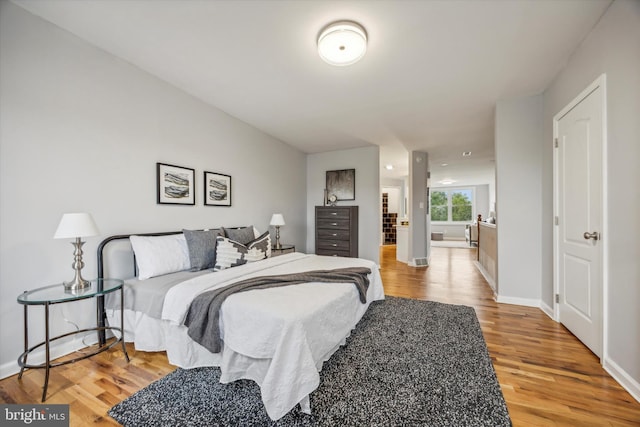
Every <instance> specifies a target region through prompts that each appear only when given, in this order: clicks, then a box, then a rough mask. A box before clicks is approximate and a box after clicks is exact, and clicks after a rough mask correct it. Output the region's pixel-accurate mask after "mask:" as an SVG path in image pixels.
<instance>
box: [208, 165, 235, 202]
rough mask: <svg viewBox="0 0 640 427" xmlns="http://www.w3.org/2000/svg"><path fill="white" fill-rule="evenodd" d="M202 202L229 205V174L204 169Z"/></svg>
mask: <svg viewBox="0 0 640 427" xmlns="http://www.w3.org/2000/svg"><path fill="white" fill-rule="evenodd" d="M204 204H205V205H206V206H231V176H229V175H224V174H221V173H216V172H206V171H205V173H204Z"/></svg>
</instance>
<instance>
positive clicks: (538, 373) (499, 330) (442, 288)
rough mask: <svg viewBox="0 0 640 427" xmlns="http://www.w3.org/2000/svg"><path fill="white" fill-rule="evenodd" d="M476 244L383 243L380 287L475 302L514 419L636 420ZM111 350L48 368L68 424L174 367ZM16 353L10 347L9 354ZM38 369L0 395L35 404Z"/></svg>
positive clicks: (581, 350)
mask: <svg viewBox="0 0 640 427" xmlns="http://www.w3.org/2000/svg"><path fill="white" fill-rule="evenodd" d="M474 260H475V249H457V248H432V262H431V266H429V267H428V268H411V267H408V266H407V265H405V264H403V263H398V262H396V260H395V246H384V247H382V248H381V270H380V271H381V274H382V278H383V282H384V286H385V293H386V294H387V295H392V296H399V297H406V298H416V299H423V300H433V301H440V302H444V303H450V304H464V305H468V306H472V307H474V308H475V310H476V313H477V315H478V319H479V320H480V324H481V326H482V331H483V333H484V337H485V340H486V342H487V347H488V349H489V353H490V355H491V358H492V360H493V364H494V366H495V369H496V373H497V376H498V380H499V382H500V386H501V387H502V392H503V394H504V397H505V400H506V402H507V406H508V409H509V414H510V415H511V419H512V421H513V425H514V426H640V403H638V402H637V401H635V400H634V399H633V398H632V397H631V396H630V395H629V393H627V392H626V391H625V390H624V389H623V388H622V387H621V386H620V385H618V384H617V383H616V382H615V381H614V380H613V379H612V378H611V377H610V376H609V375H608V374H607V373H606V372H605V371H604V370H603V369H602V367H601V366H600V364H599V362H598V359H597V358H596V357H595V356H594V355H593V354H592V353H591V352H590V351H589V350H588V349H587V348H586V347H585V346H584V345H582V343H580V341H578V340H577V339H576V338H575V337H574V336H573V335H571V333H569V332H568V331H567V330H566V329H565V328H564V327H562V326H561V325H559V324H557V323H555V322H554V321H552V320H551V319H549V318H548V317H547V316H546V315H545V314H544V313H542V311H540V310H538V309H535V308H528V307H521V306H515V305H507V304H497V303H496V302H495V301H494V300H493V294H492V292H491V289H490V288H489V286H488V285H487V283H486V281H485V280H484V278H483V277H482V275H481V274H480V273H479V272H478V271H477V269H476V268H475V266H474V264H473V261H474ZM127 348H128V351H129V355H130V356H131V363H129V364H127V363H126V362H125V361H124V359H123V357H122V352H121V351H118V350H117V349H112V350H110V351H108V352H105V353H102V354H100V355H98V356H95V357H92V358H89V359H85V360H82V361H80V362H77V363H74V364H70V365H65V366H61V367H58V368H55V369H52V370H51V376H50V379H49V393H48V396H49V397H48V399H47V403H52V404H53V403H68V404H70V412H71V422H70V425H71V426H87V425H105V426H114V425H117V423H115V422H114V421H113V420H112V419H111V418H110V417H109V416H108V415H107V414H106V412H107V410H108V409H109V408H110V407H111V406H113V405H114V404H116V403H117V402H119V401H121V400H123V399H124V398H126V397H127V396H129V395H131V394H132V393H134V392H135V391H137V390H139V389H141V388H143V387H145V386H146V385H148V384H149V383H151V382H153V381H155V380H157V379H159V378H162V377H163V376H165V375H166V374H167V373H169V372H171V371H172V370H173V369H174V367H173V366H171V365H169V364H168V362H167V358H166V355H165V354H164V353H163V352H159V353H145V352H136V351H135V350H134V349H133V347H132V346H128V347H127ZM16 357H17V355H16ZM43 380H44V372H43V370H31V371H26V372H25V374H24V375H23V377H22V380H18V379H17V375H14V376H12V377H9V378H6V379H4V380H1V381H0V402H2V403H39V402H40V396H41V394H42V384H43Z"/></svg>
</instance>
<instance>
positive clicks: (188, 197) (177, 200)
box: [156, 163, 196, 205]
mask: <svg viewBox="0 0 640 427" xmlns="http://www.w3.org/2000/svg"><path fill="white" fill-rule="evenodd" d="M156 165H157V181H158V203H159V204H167V205H195V204H196V198H195V187H196V183H195V171H194V170H193V169H190V168H183V167H181V166H174V165H167V164H165V163H157V164H156Z"/></svg>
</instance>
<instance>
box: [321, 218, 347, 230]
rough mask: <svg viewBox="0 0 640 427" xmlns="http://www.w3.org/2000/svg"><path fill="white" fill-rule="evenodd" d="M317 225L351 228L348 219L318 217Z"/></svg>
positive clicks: (333, 228) (335, 228) (330, 228)
mask: <svg viewBox="0 0 640 427" xmlns="http://www.w3.org/2000/svg"><path fill="white" fill-rule="evenodd" d="M316 227H318V230H320V229H321V228H323V229H329V230H349V229H350V223H349V220H348V219H320V218H318V219H317V222H316Z"/></svg>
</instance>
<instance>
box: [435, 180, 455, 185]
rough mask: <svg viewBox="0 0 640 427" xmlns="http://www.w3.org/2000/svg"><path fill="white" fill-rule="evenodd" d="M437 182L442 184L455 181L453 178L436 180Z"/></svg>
mask: <svg viewBox="0 0 640 427" xmlns="http://www.w3.org/2000/svg"><path fill="white" fill-rule="evenodd" d="M438 182H439V183H440V184H442V185H451V184H453V183H454V182H456V181H455V180H453V179H443V180H442V181H438Z"/></svg>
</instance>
